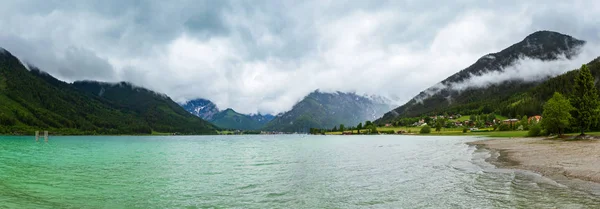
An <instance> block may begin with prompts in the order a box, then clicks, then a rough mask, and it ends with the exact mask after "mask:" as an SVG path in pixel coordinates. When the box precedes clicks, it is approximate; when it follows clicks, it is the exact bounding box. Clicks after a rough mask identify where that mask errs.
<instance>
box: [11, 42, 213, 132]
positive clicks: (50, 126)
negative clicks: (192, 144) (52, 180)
mask: <svg viewBox="0 0 600 209" xmlns="http://www.w3.org/2000/svg"><path fill="white" fill-rule="evenodd" d="M0 104H2V105H0V133H10V134H32V133H33V132H34V131H36V130H49V131H50V132H51V133H52V134H152V133H156V132H159V133H181V134H216V129H217V128H216V127H215V126H214V125H212V124H210V123H208V122H207V121H205V120H202V119H200V118H198V117H195V116H193V115H191V114H189V113H188V112H186V111H185V110H184V109H183V108H181V107H180V106H179V105H177V103H175V102H173V100H171V99H170V98H169V97H168V96H166V95H163V94H159V93H156V92H153V91H150V90H147V89H144V88H141V87H135V86H133V85H131V84H128V83H117V84H109V83H100V82H92V81H81V82H75V83H73V84H69V83H66V82H63V81H60V80H58V79H56V78H54V77H52V76H51V75H49V74H47V73H45V72H42V71H41V70H39V69H37V68H35V67H33V66H26V65H24V64H23V63H22V62H21V61H20V60H19V59H18V58H17V57H15V56H13V55H12V54H11V53H10V52H8V51H6V50H4V49H0Z"/></svg>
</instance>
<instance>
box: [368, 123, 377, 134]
mask: <svg viewBox="0 0 600 209" xmlns="http://www.w3.org/2000/svg"><path fill="white" fill-rule="evenodd" d="M369 127H370V132H371V134H377V133H378V131H377V127H376V126H375V125H371V126H369Z"/></svg>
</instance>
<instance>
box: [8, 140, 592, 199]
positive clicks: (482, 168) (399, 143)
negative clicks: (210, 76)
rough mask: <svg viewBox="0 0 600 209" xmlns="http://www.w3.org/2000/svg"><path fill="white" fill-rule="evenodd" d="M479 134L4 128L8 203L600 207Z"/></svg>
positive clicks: (588, 195) (583, 193) (582, 192)
mask: <svg viewBox="0 0 600 209" xmlns="http://www.w3.org/2000/svg"><path fill="white" fill-rule="evenodd" d="M473 140H477V138H465V137H434V136H431V137H418V136H304V135H278V136H174V137H170V136H169V137H150V136H148V137H145V136H123V137H121V136H119V137H107V136H100V137H79V136H73V137H51V138H50V142H49V143H44V142H38V143H36V142H34V140H33V137H6V136H3V137H0V208H167V207H169V208H182V207H185V208H196V207H198V208H207V207H208V208H210V207H214V208H514V207H517V208H520V207H532V208H540V207H553V208H600V197H599V196H597V195H594V194H592V193H593V191H591V192H590V191H589V190H587V191H585V190H580V189H576V188H570V187H568V186H565V185H563V184H561V183H557V182H555V181H553V180H550V179H547V178H543V177H540V176H539V175H536V174H532V173H529V172H522V171H515V170H506V169H496V168H495V167H494V166H492V165H490V164H488V163H486V162H485V160H484V159H485V158H487V157H489V156H490V153H489V152H487V151H485V150H477V149H476V148H475V147H473V146H469V145H466V144H465V142H468V141H473Z"/></svg>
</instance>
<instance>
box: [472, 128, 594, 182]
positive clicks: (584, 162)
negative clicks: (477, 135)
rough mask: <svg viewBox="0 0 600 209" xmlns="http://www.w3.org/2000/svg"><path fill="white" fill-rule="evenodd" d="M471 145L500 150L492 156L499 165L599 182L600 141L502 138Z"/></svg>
mask: <svg viewBox="0 0 600 209" xmlns="http://www.w3.org/2000/svg"><path fill="white" fill-rule="evenodd" d="M469 144H471V145H476V146H479V147H483V148H486V149H490V150H495V151H498V152H499V154H500V155H499V156H498V158H490V159H489V162H490V163H492V164H494V165H496V166H498V167H502V168H510V169H523V170H529V171H533V172H536V173H539V174H542V175H544V176H546V177H550V178H560V177H562V178H564V177H567V178H576V179H580V180H585V181H592V182H596V183H600V140H583V141H564V140H555V139H542V138H500V139H488V140H482V141H475V142H471V143H469Z"/></svg>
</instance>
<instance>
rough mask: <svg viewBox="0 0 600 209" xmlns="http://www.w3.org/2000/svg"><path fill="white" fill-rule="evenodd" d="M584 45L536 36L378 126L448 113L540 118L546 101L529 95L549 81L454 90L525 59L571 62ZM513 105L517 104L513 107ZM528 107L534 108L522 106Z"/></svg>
mask: <svg viewBox="0 0 600 209" xmlns="http://www.w3.org/2000/svg"><path fill="white" fill-rule="evenodd" d="M584 44H585V42H584V41H581V40H577V39H575V38H573V37H571V36H568V35H564V34H560V33H556V32H551V31H538V32H535V33H533V34H531V35H529V36H527V37H526V38H525V39H524V40H523V41H521V42H519V43H516V44H514V45H512V46H510V47H508V48H506V49H504V50H502V51H500V52H498V53H493V54H488V55H485V56H483V57H481V58H480V59H479V60H477V62H475V63H474V64H473V65H471V66H469V67H467V68H465V69H464V70H461V71H460V72H458V73H456V74H454V75H452V76H450V77H448V78H447V79H445V80H443V81H441V82H440V83H439V84H438V85H435V86H433V87H431V88H429V89H427V90H425V91H423V92H421V93H420V94H419V95H417V96H416V97H415V98H413V99H411V100H410V101H409V102H407V103H406V104H404V105H402V106H400V107H398V108H396V109H394V110H392V111H390V112H388V113H386V114H385V115H384V116H383V117H382V118H380V119H378V120H377V121H376V123H378V124H383V123H387V122H393V121H397V120H399V119H400V118H407V117H417V116H422V115H432V114H444V113H460V114H479V113H492V112H497V113H500V114H502V115H505V116H512V117H515V116H517V115H524V114H527V115H532V114H534V113H535V114H540V113H541V111H540V110H539V108H537V107H539V106H540V105H541V103H540V102H543V101H540V100H531V98H530V96H529V95H528V94H526V93H527V92H528V91H529V90H530V89H532V88H534V87H536V86H538V85H540V84H541V83H543V82H544V81H545V80H547V79H548V78H545V79H544V78H542V79H538V80H529V81H527V80H523V79H508V80H504V81H502V82H496V83H491V84H489V85H485V86H479V87H467V88H462V89H456V88H454V87H456V86H458V85H461V84H464V83H465V82H468V81H469V79H470V78H473V77H476V76H481V75H484V74H487V73H490V72H503V71H504V69H505V68H506V67H509V66H511V65H514V64H515V63H516V62H518V61H519V60H521V59H523V58H528V59H534V60H543V61H551V60H555V59H557V58H559V57H561V56H564V57H566V58H567V59H570V58H572V57H574V56H576V55H577V54H578V53H579V49H580V47H582V46H583V45H584ZM582 64H583V63H582ZM552 93H553V92H552ZM552 93H550V94H549V96H551V95H552ZM510 101H513V102H512V103H509V102H510ZM514 102H517V103H514ZM526 103H527V104H530V106H522V105H520V104H526ZM534 103H535V104H534ZM528 109H529V110H528Z"/></svg>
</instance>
